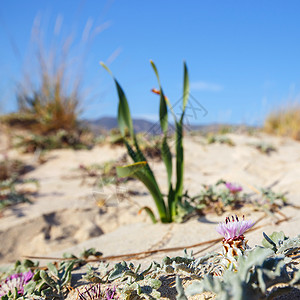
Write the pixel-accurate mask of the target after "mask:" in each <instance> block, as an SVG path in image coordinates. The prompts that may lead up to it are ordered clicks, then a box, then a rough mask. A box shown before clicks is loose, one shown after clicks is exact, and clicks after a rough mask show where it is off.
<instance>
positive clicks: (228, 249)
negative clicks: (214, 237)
mask: <svg viewBox="0 0 300 300" xmlns="http://www.w3.org/2000/svg"><path fill="white" fill-rule="evenodd" d="M254 223H255V222H253V221H245V220H244V216H243V220H242V221H240V220H239V218H238V217H237V216H235V217H233V216H232V217H231V218H229V217H227V218H226V219H225V222H222V223H219V225H218V227H217V228H216V230H217V232H218V233H219V234H221V235H223V237H224V239H223V241H222V244H223V255H222V256H223V257H224V265H225V267H226V268H232V269H236V268H237V257H238V256H242V255H244V252H245V250H246V249H248V248H249V247H248V245H247V242H248V241H247V240H245V237H244V233H245V232H246V231H247V230H248V229H249V228H251V227H252V226H253V225H254Z"/></svg>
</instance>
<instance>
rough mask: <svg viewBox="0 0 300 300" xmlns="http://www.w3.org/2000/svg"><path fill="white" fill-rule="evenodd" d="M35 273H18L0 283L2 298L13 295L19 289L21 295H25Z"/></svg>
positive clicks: (0, 295)
mask: <svg viewBox="0 0 300 300" xmlns="http://www.w3.org/2000/svg"><path fill="white" fill-rule="evenodd" d="M32 277H33V273H32V272H31V271H28V272H25V273H17V274H13V275H11V276H9V277H7V278H6V279H5V280H4V281H2V282H1V283H0V297H2V296H5V295H7V294H8V293H9V292H11V293H13V292H14V291H15V289H17V291H18V294H19V295H23V294H24V286H25V285H26V284H27V283H28V282H29V281H30V280H31V278H32Z"/></svg>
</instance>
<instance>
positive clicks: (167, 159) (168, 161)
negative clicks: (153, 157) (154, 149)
mask: <svg viewBox="0 0 300 300" xmlns="http://www.w3.org/2000/svg"><path fill="white" fill-rule="evenodd" d="M161 151H162V154H161V155H162V159H163V161H164V163H165V166H166V170H167V174H168V185H170V184H171V181H172V171H173V166H172V153H171V151H170V148H169V146H168V142H167V137H166V136H164V138H163V141H162V145H161Z"/></svg>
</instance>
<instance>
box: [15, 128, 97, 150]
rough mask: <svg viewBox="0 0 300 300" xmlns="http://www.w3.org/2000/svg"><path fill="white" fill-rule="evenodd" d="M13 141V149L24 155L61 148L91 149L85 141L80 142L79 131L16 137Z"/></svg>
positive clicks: (61, 130)
mask: <svg viewBox="0 0 300 300" xmlns="http://www.w3.org/2000/svg"><path fill="white" fill-rule="evenodd" d="M14 141H15V142H14V147H16V148H20V149H22V151H23V152H25V153H32V152H35V151H36V150H53V149H61V148H72V149H75V150H79V149H89V148H91V145H90V144H89V143H88V142H87V141H83V140H82V136H81V133H80V132H79V131H66V130H64V129H60V130H57V131H56V132H52V133H49V134H46V135H41V134H34V133H27V134H23V135H16V136H15V138H14Z"/></svg>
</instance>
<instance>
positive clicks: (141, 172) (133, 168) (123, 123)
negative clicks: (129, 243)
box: [101, 61, 189, 223]
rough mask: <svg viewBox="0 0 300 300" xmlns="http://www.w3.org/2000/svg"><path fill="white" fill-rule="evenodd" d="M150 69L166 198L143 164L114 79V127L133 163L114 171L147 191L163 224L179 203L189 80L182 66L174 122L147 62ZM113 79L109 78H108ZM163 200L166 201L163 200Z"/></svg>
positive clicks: (127, 109) (122, 98)
mask: <svg viewBox="0 0 300 300" xmlns="http://www.w3.org/2000/svg"><path fill="white" fill-rule="evenodd" d="M101 64H102V66H103V67H104V68H105V69H106V70H107V71H108V72H109V73H110V74H111V75H112V73H111V71H110V70H109V69H108V68H107V67H106V66H105V65H104V64H103V63H101ZM151 65H152V68H153V70H154V72H155V74H156V77H157V80H158V83H159V94H160V107H159V119H160V127H161V131H162V133H163V137H162V141H161V143H160V149H161V155H162V159H163V162H164V164H165V166H166V170H167V174H168V176H167V178H168V179H167V180H168V194H167V196H166V197H165V196H164V194H163V193H162V192H161V190H160V188H159V185H158V183H157V180H156V179H155V177H154V174H153V172H152V170H151V168H150V166H149V164H148V163H147V159H146V158H145V155H144V154H143V152H142V151H141V147H140V145H139V142H138V139H137V136H136V134H135V132H134V129H133V124H132V118H131V115H130V110H129V105H128V102H127V99H126V96H125V93H124V91H123V89H122V88H121V86H120V84H119V83H118V81H117V80H116V79H115V78H114V81H115V84H116V88H117V92H118V96H119V107H118V124H119V129H120V132H121V134H122V136H123V140H124V143H125V145H126V147H127V150H128V154H129V155H130V157H131V158H132V160H133V161H134V164H133V165H127V166H124V167H118V168H117V173H118V175H119V176H120V177H127V176H133V177H135V178H137V179H138V180H140V181H141V182H142V183H143V184H144V185H145V186H146V188H147V189H148V191H149V192H150V194H151V196H152V197H153V200H154V202H155V204H156V207H157V210H158V214H159V218H160V220H161V222H163V223H169V222H173V221H174V220H175V218H176V215H177V207H178V203H180V201H181V198H182V193H183V174H184V153H183V119H184V114H185V109H186V105H187V102H188V97H189V78H188V70H187V67H186V64H184V80H183V97H182V114H181V116H180V118H179V119H177V117H176V115H175V113H174V111H173V109H172V107H171V104H170V102H169V100H168V98H167V97H166V96H165V94H164V92H163V89H162V86H161V83H160V79H159V75H158V71H157V68H156V66H155V64H154V63H153V62H152V61H151ZM112 76H113V75H112ZM168 106H169V109H170V111H171V113H172V115H173V118H174V123H175V128H176V130H175V141H176V144H175V147H176V149H175V151H176V184H175V185H173V183H172V173H173V166H172V154H171V151H170V147H169V145H168V126H169V123H168ZM126 132H128V133H129V137H126ZM165 198H166V199H165ZM146 212H147V213H148V214H149V215H150V217H151V219H152V221H153V222H156V217H155V215H154V213H153V211H152V210H151V209H150V208H149V207H147V208H146Z"/></svg>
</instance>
